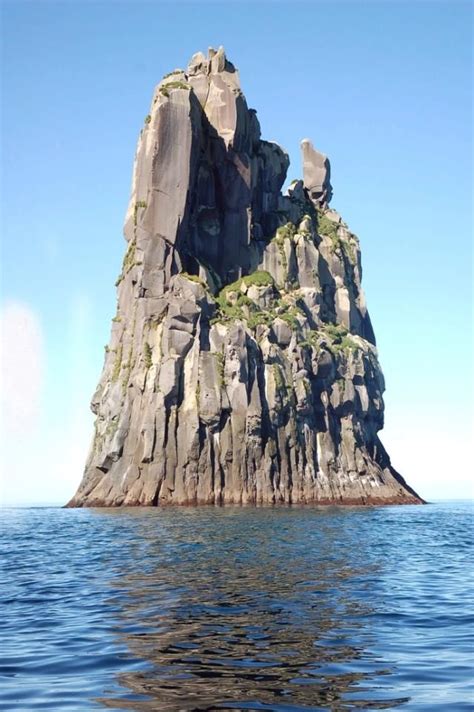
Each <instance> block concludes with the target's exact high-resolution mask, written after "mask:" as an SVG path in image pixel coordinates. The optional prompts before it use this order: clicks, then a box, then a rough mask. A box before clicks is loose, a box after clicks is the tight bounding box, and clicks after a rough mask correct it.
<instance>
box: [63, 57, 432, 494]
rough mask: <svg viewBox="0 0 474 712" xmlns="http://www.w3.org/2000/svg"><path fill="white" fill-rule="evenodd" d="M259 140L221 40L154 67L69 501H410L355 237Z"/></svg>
mask: <svg viewBox="0 0 474 712" xmlns="http://www.w3.org/2000/svg"><path fill="white" fill-rule="evenodd" d="M302 152H303V180H302V181H301V180H299V181H295V182H293V183H292V184H291V186H290V187H289V188H288V190H287V191H286V193H284V194H283V193H282V186H283V184H284V181H285V178H286V173H287V169H288V165H289V160H288V155H287V154H286V153H285V151H284V150H283V149H282V148H281V147H280V146H278V145H277V144H276V143H271V142H269V141H265V140H263V139H262V138H261V135H260V125H259V122H258V119H257V116H256V112H255V111H254V110H253V109H249V108H248V107H247V103H246V101H245V97H244V95H243V93H242V91H241V89H240V81H239V75H238V72H237V70H236V69H235V67H234V66H233V65H232V64H231V63H230V62H229V61H228V60H227V58H226V56H225V53H224V50H223V49H222V48H219V49H218V50H217V51H215V50H212V49H211V50H209V53H208V56H207V57H206V56H204V54H202V53H200V52H199V53H197V54H195V55H194V56H193V57H192V59H191V61H190V63H189V66H188V67H187V69H186V70H181V69H177V70H175V71H173V72H171V73H170V74H168V75H167V76H166V77H164V79H163V80H162V81H161V82H160V83H159V84H158V86H157V87H156V90H155V92H154V96H153V100H152V104H151V108H150V113H149V114H148V115H147V117H146V119H145V123H144V126H143V128H142V130H141V132H140V138H139V141H138V147H137V151H136V157H135V164H134V170H133V181H132V190H131V197H130V203H129V206H128V211H127V216H126V221H125V229H124V231H125V238H126V240H127V249H126V252H125V256H124V260H123V267H122V272H121V274H120V275H119V277H118V279H117V291H118V306H117V313H116V315H115V317H114V318H113V320H112V332H111V337H110V343H109V345H108V346H107V347H106V353H105V363H104V368H103V372H102V376H101V378H100V381H99V384H98V387H97V389H96V392H95V394H94V396H93V398H92V410H93V412H94V413H95V414H96V416H97V417H96V423H95V433H94V437H93V441H92V446H91V450H90V453H89V457H88V460H87V464H86V469H85V473H84V477H83V480H82V482H81V484H80V486H79V489H78V491H77V493H76V494H75V496H74V497H73V499H72V500H71V502H70V503H69V504H70V506H112V505H164V504H195V503H197V504H220V503H234V504H241V503H242V504H245V503H256V504H270V503H312V504H317V503H320V504H328V503H348V504H350V503H355V504H367V503H381V504H384V503H415V502H420V501H421V500H420V498H419V497H418V495H417V494H416V493H415V492H414V491H413V490H412V489H411V488H410V487H409V486H408V485H407V484H406V483H405V481H404V480H403V479H402V477H401V476H400V475H399V474H398V473H397V472H396V471H395V470H394V469H393V467H392V466H391V464H390V459H389V457H388V455H387V453H386V451H385V449H384V448H383V445H382V443H381V441H380V439H379V437H378V432H379V431H380V429H381V428H382V427H383V400H382V393H383V390H384V380H383V376H382V372H381V370H380V367H379V364H378V360H377V351H376V348H375V338H374V333H373V330H372V326H371V323H370V318H369V315H368V312H367V308H366V304H365V299H364V294H363V291H362V288H361V262H360V251H359V241H358V239H357V237H356V236H355V235H354V234H353V233H352V232H351V231H350V230H349V228H348V227H347V225H346V224H345V223H344V222H343V220H342V218H341V217H340V215H339V214H338V213H337V212H336V211H335V210H333V209H331V208H330V207H329V203H330V200H331V197H332V188H331V182H330V165H329V161H328V159H327V158H326V156H324V155H323V154H321V153H319V152H318V151H316V150H315V149H314V148H313V146H312V145H311V143H310V142H309V141H308V140H305V141H303V142H302Z"/></svg>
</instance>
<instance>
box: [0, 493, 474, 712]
mask: <svg viewBox="0 0 474 712" xmlns="http://www.w3.org/2000/svg"><path fill="white" fill-rule="evenodd" d="M472 515H473V507H472V504H471V503H467V502H443V503H436V504H429V505H425V506H401V507H381V508H375V507H374V508H357V507H339V508H338V507H329V508H319V509H318V508H297V507H294V508H257V509H255V508H250V507H249V508H246V507H243V508H237V507H226V508H214V507H208V508H207V507H203V508H167V509H159V508H150V509H115V510H110V509H108V510H100V509H95V510H91V509H89V510H88V509H82V510H81V509H76V510H74V509H73V510H71V509H61V508H24V509H20V508H17V509H2V510H0V522H1V523H0V537H1V538H0V558H1V562H2V563H1V567H0V601H1V608H2V615H1V617H0V641H1V642H0V709H1V710H22V711H25V712H30V711H32V710H48V711H52V710H81V711H82V710H101V709H102V710H104V709H109V710H110V709H112V710H113V709H116V710H123V709H127V710H223V709H224V710H225V709H227V710H277V711H281V712H296V711H298V710H334V711H337V712H339V711H341V710H364V709H406V710H413V711H418V710H427V711H429V712H433V711H434V710H449V711H450V712H454V711H456V710H472V709H474V705H473V701H474V689H473V682H472V678H473V615H472V613H473V603H472V601H473V598H472V593H473V585H472V583H473V581H472V579H473V568H474V567H473V559H472V538H473V518H472Z"/></svg>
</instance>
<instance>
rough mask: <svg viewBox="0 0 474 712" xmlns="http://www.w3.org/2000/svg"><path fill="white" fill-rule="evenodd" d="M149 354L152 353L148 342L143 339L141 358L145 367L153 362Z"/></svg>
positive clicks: (148, 366)
mask: <svg viewBox="0 0 474 712" xmlns="http://www.w3.org/2000/svg"><path fill="white" fill-rule="evenodd" d="M151 354H152V351H151V346H150V344H149V343H148V341H145V343H144V344H143V360H144V362H145V367H146V368H150V367H151V365H152V363H153V362H152V360H151Z"/></svg>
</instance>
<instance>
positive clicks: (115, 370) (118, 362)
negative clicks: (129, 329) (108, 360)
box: [112, 344, 123, 382]
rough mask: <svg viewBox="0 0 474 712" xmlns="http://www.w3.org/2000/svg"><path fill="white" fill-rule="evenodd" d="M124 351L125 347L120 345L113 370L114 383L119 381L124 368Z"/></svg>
mask: <svg viewBox="0 0 474 712" xmlns="http://www.w3.org/2000/svg"><path fill="white" fill-rule="evenodd" d="M122 351H123V346H122V344H120V346H119V347H118V349H117V351H116V355H115V361H114V367H113V369H112V381H113V382H115V381H117V380H118V377H119V375H120V371H121V368H122Z"/></svg>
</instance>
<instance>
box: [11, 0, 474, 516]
mask: <svg viewBox="0 0 474 712" xmlns="http://www.w3.org/2000/svg"><path fill="white" fill-rule="evenodd" d="M2 15H3V22H2V68H3V69H2V79H3V82H2V159H1V168H2V201H1V207H2V232H1V235H2V255H1V258H2V262H1V263H2V275H1V276H2V285H1V286H2V296H1V315H2V348H3V358H2V371H3V377H2V414H3V424H2V435H3V443H2V448H1V449H2V453H3V457H2V490H3V493H2V501H3V503H4V504H11V503H27V502H38V503H40V502H55V503H63V502H65V501H66V500H67V499H68V498H69V497H71V496H72V494H73V492H74V490H75V487H76V486H77V484H78V482H79V480H80V477H81V474H82V469H83V465H84V461H85V457H86V453H87V449H88V446H89V441H90V438H91V435H92V429H93V417H92V414H91V413H90V411H89V401H90V398H91V396H92V393H93V391H94V388H95V385H96V383H97V381H98V378H99V375H100V371H101V368H102V363H103V356H104V345H105V344H106V343H107V341H108V338H109V330H110V319H111V317H112V316H113V314H114V313H115V288H114V282H115V279H116V277H117V275H118V273H119V271H120V266H121V262H122V256H123V252H124V248H125V243H124V240H123V236H122V223H123V218H124V215H125V209H126V206H127V201H128V195H129V190H130V180H131V170H132V162H133V156H134V151H135V145H136V140H137V136H138V132H139V130H140V128H141V126H142V125H143V119H144V117H145V115H146V114H147V113H148V110H149V104H150V101H151V97H152V92H153V87H154V85H155V84H156V83H157V82H158V81H159V80H160V79H161V77H162V76H163V74H165V73H166V72H168V71H170V70H172V69H174V68H176V67H183V66H185V65H186V63H187V61H188V59H189V58H190V56H191V55H192V54H193V53H194V52H196V51H198V50H204V51H205V50H206V49H207V47H208V46H209V45H213V46H216V47H217V46H219V45H220V44H223V45H224V46H225V48H226V51H227V55H228V57H229V58H230V59H231V61H233V62H234V63H235V64H236V66H237V67H238V68H239V70H240V76H241V82H242V87H243V90H244V92H245V94H246V97H247V101H248V103H249V105H250V106H251V107H255V108H256V109H257V110H258V115H259V118H260V123H261V126H262V135H263V137H264V138H266V139H269V140H276V141H278V143H280V144H281V145H282V146H284V147H285V148H286V150H287V151H288V152H289V154H290V158H291V166H290V170H289V174H288V178H289V179H292V178H295V177H298V176H300V175H301V163H300V155H299V142H300V140H301V139H302V138H304V137H309V138H311V139H312V140H313V142H314V144H315V146H316V147H317V148H318V149H320V150H322V151H324V152H325V153H327V154H328V155H329V157H330V159H331V163H332V182H333V186H334V198H333V203H332V204H333V206H334V207H335V208H336V209H337V210H338V211H339V212H340V213H341V214H342V216H343V218H344V219H345V220H346V222H348V223H349V226H350V228H351V229H352V230H353V231H354V232H356V233H357V234H358V235H359V237H360V240H361V248H362V260H363V266H364V282H363V283H364V287H365V291H366V295H367V300H368V306H369V309H370V313H371V316H372V321H373V324H374V328H375V332H376V336H377V341H378V346H379V355H380V360H381V363H382V367H383V370H384V374H385V378H386V382H387V392H386V396H385V402H386V427H385V430H384V431H383V433H382V440H383V441H384V444H385V445H386V447H387V449H388V451H389V453H390V454H391V457H392V462H393V464H394V466H395V467H396V468H397V469H399V471H400V472H401V473H402V474H403V475H404V476H405V477H406V479H407V480H408V482H409V483H410V484H411V485H412V486H413V487H415V488H416V489H417V490H418V491H419V493H420V494H421V495H422V496H424V497H425V498H427V499H435V498H457V497H467V496H472V489H471V485H470V481H471V478H472V447H473V439H472V438H473V434H472V420H471V408H472V286H471V285H472V255H471V239H472V108H471V90H472V56H471V45H472V35H471V33H472V4H471V3H470V2H456V0H449V1H447V2H423V1H419V2H414V1H412V2H406V3H405V2H395V1H394V2H390V1H387V2H383V1H381V2H357V1H353V2H347V3H344V2H335V1H332V2H277V1H275V2H271V1H267V2H258V1H254V2H252V3H248V4H247V3H244V2H224V1H222V2H210V3H206V2H195V3H184V2H174V3H173V4H171V3H170V4H168V3H166V2H140V1H139V0H137V1H133V2H131V1H128V2H127V1H122V2H113V1H110V2H87V1H86V0H84V1H83V2H70V1H68V0H63V2H48V1H47V0H35V2H23V1H22V0H15V1H14V2H8V1H4V2H3V3H2Z"/></svg>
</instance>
